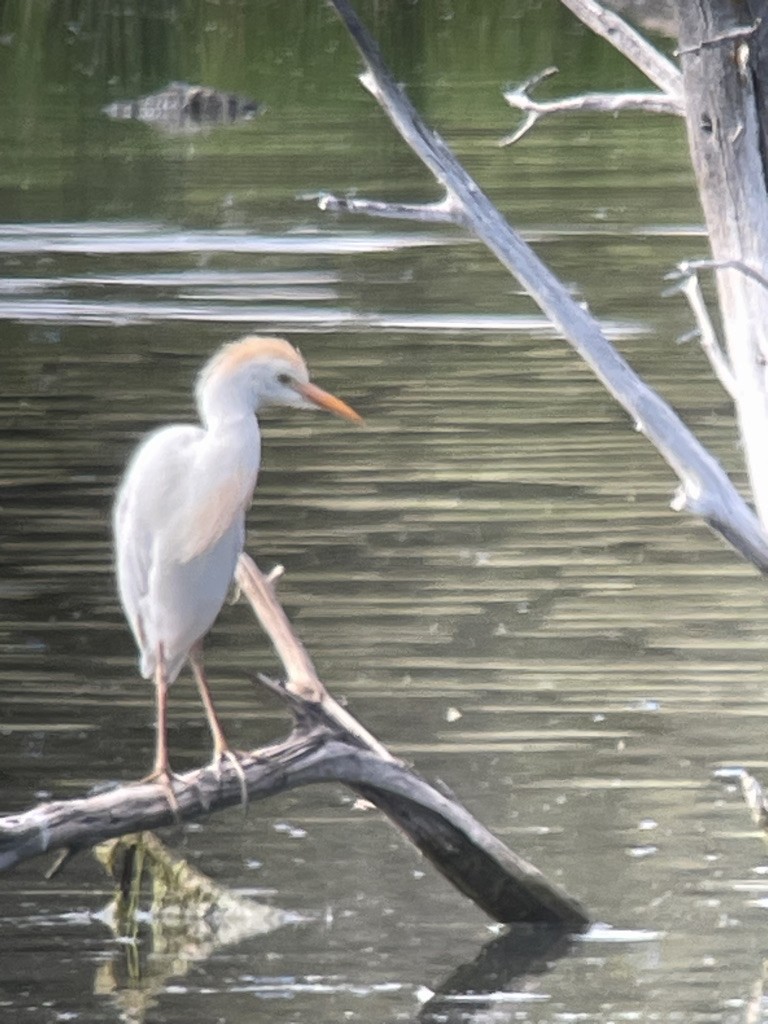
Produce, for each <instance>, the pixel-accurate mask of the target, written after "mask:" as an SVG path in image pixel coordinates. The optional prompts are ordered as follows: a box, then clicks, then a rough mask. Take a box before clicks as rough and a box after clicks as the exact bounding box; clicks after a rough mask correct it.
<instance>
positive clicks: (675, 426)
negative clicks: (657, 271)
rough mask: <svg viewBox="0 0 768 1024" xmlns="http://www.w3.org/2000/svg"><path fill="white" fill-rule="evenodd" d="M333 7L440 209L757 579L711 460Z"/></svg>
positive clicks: (339, 1)
mask: <svg viewBox="0 0 768 1024" xmlns="http://www.w3.org/2000/svg"><path fill="white" fill-rule="evenodd" d="M331 3H332V5H333V7H334V8H335V9H336V11H337V13H338V15H339V17H340V18H341V20H342V21H343V23H344V25H345V26H346V28H347V30H348V31H349V33H350V35H351V37H352V39H353V40H354V42H355V45H356V46H357V48H358V50H359V52H360V54H361V56H362V58H363V60H364V62H365V65H366V70H365V71H364V72H363V74H362V75H361V76H360V80H361V82H362V84H363V85H364V86H365V88H366V89H368V91H369V92H370V93H371V94H372V95H373V97H374V98H375V99H376V101H377V102H378V103H379V105H380V106H381V107H382V109H383V110H384V112H385V113H386V114H387V116H388V117H389V119H390V121H391V122H392V124H393V125H394V127H395V128H396V130H397V131H398V132H399V133H400V135H401V136H402V138H403V140H404V141H405V142H406V144H407V145H408V146H410V148H411V149H412V150H413V152H414V153H415V154H416V155H417V156H418V157H419V158H420V159H421V160H422V162H423V163H424V164H425V165H426V167H427V168H428V169H429V170H430V171H431V172H432V174H433V175H434V176H435V178H436V179H437V181H438V182H439V184H440V185H441V186H442V187H443V188H444V189H445V193H446V195H447V197H448V199H447V200H445V201H444V202H447V203H448V204H449V205H450V208H451V209H453V210H455V211H456V220H457V222H458V223H460V224H462V225H463V226H464V227H465V228H467V229H468V230H469V231H471V232H472V233H474V235H475V236H476V237H477V238H479V239H480V240H481V241H482V242H484V243H485V245H486V246H487V247H488V248H489V249H490V250H491V252H493V253H494V255H495V256H496V257H497V258H498V259H499V261H500V262H501V263H502V264H503V265H504V266H505V267H506V268H507V269H508V270H509V271H510V272H511V273H512V274H514V275H515V277H516V278H517V279H518V281H520V283H521V284H522V286H523V287H524V288H525V290H526V291H527V292H528V294H529V295H530V296H531V297H532V298H533V299H534V301H535V302H536V303H537V304H538V306H539V307H540V309H541V310H542V311H543V312H544V314H545V315H546V316H547V317H548V318H549V320H550V321H551V322H552V323H553V324H554V325H555V327H557V328H558V330H559V331H560V332H561V333H562V335H563V337H564V338H566V340H567V341H568V342H569V343H570V344H571V346H572V347H573V348H574V349H575V350H576V352H577V353H578V354H579V355H580V356H581V357H582V359H584V361H585V362H586V363H587V365H588V366H589V367H590V368H591V369H592V371H593V372H594V374H595V375H596V376H597V378H598V379H599V380H600V381H601V382H602V383H603V385H604V386H605V388H606V389H607V390H608V391H609V392H610V394H611V395H613V397H614V398H615V399H616V401H617V402H618V403H619V404H620V405H621V406H622V407H623V408H624V409H625V410H626V411H627V413H628V414H629V415H630V416H631V418H632V420H633V421H634V423H635V426H636V428H637V430H639V431H641V432H642V433H644V434H645V435H646V437H647V438H648V439H649V440H650V441H651V443H652V444H653V445H654V446H655V447H656V449H657V450H658V451H659V453H660V454H661V456H662V457H663V458H664V459H665V460H666V462H667V463H668V464H669V466H670V467H671V468H672V470H673V471H674V473H675V474H676V475H677V477H678V479H679V480H680V487H679V489H678V491H677V494H676V496H675V498H674V501H673V503H672V507H673V508H674V509H675V510H683V509H685V510H686V511H688V512H690V513H691V514H693V515H697V516H699V517H700V518H702V519H703V520H704V521H705V522H706V523H707V524H708V525H709V526H710V527H711V528H712V529H713V530H715V531H716V532H718V533H719V534H720V535H721V536H722V537H723V538H724V539H725V540H726V541H727V542H728V543H729V544H731V545H732V546H733V547H734V548H735V549H736V550H737V551H738V552H739V553H740V554H741V555H742V556H743V557H744V558H745V559H747V560H748V561H750V562H751V563H752V564H753V565H755V566H756V567H757V568H758V569H759V570H760V571H761V572H768V536H766V533H765V532H764V531H763V528H762V526H761V525H760V522H759V521H758V519H757V518H756V516H755V515H754V513H753V512H752V510H751V509H750V508H749V506H748V505H747V503H746V502H745V501H744V499H743V498H742V497H741V495H740V494H739V493H738V491H737V490H736V488H735V487H734V486H733V484H732V483H731V481H730V480H729V478H728V476H727V474H726V473H725V472H724V470H723V468H722V467H721V466H720V464H719V463H718V462H717V460H716V459H715V458H713V456H712V455H711V454H710V453H709V452H708V451H707V449H706V448H705V447H704V446H703V445H702V444H701V443H700V442H699V440H698V439H697V438H696V436H695V435H694V434H693V433H692V432H691V431H690V430H689V429H688V428H687V427H686V426H685V424H684V423H683V422H682V420H681V419H680V418H679V417H678V416H677V414H676V413H675V412H674V411H673V409H672V408H671V407H670V406H669V405H668V404H667V403H666V402H665V401H664V400H663V399H662V398H661V397H660V396H659V395H658V394H657V393H656V392H655V391H654V390H653V389H652V388H650V387H649V386H648V385H647V384H646V383H645V382H644V381H643V380H642V379H641V378H640V377H639V376H638V375H637V374H636V373H635V372H634V370H633V369H632V368H631V367H630V366H629V364H628V363H627V362H626V360H625V359H623V357H622V356H621V355H619V353H618V352H617V351H616V350H615V349H614V347H613V346H612V345H611V343H610V342H609V341H608V339H607V338H606V337H605V335H604V334H603V331H602V329H601V327H600V324H599V323H598V322H597V320H596V319H595V318H594V317H593V316H592V315H591V314H590V313H589V312H588V310H586V309H585V308H584V307H583V306H581V305H579V304H578V303H577V302H575V301H574V299H573V298H572V296H571V295H570V294H569V292H568V290H567V289H566V288H565V287H564V286H563V284H562V283H561V282H560V280H559V279H558V278H557V277H556V276H555V275H554V274H553V273H552V271H551V270H550V269H549V267H547V266H546V265H545V264H544V263H543V262H542V261H541V260H540V259H539V258H538V256H537V255H536V254H535V253H534V252H533V250H532V249H531V248H530V246H528V245H527V244H526V242H525V241H524V240H523V238H522V237H521V236H520V235H519V234H518V232H517V231H515V230H514V228H512V227H511V226H510V225H509V224H508V223H507V222H506V220H505V219H504V218H503V217H502V215H501V214H500V213H499V211H498V210H497V209H496V207H495V206H494V205H493V203H492V202H491V201H490V199H489V198H488V197H487V196H486V195H485V193H484V192H483V191H482V190H481V188H480V186H479V185H478V184H477V182H476V181H474V179H473V178H471V177H470V175H469V174H468V173H467V172H466V170H465V169H464V167H463V166H462V165H461V164H460V163H459V161H458V160H457V158H456V157H455V155H454V154H453V153H452V151H451V150H450V149H449V148H448V146H447V145H446V143H445V142H444V140H443V139H442V138H441V137H440V136H439V135H438V134H437V132H435V131H433V130H432V129H430V128H428V127H427V125H426V124H425V123H424V121H423V120H422V119H421V117H420V116H419V114H418V112H417V111H416V109H415V108H414V107H413V105H412V103H411V102H410V100H409V99H408V97H407V96H406V95H405V93H404V92H403V90H402V88H401V87H400V86H399V85H398V84H397V83H396V82H395V80H394V78H393V76H392V74H391V72H390V71H389V69H388V67H387V66H386V64H385V62H384V59H383V57H382V56H381V53H380V51H379V48H378V45H377V44H376V42H375V40H374V39H373V38H372V37H371V35H370V34H369V33H368V31H367V29H366V28H365V27H364V26H363V24H362V22H361V21H360V19H359V18H358V16H357V14H356V13H355V11H354V9H353V8H352V6H351V4H350V3H349V0H331ZM339 202H343V200H339ZM379 205H380V206H382V205H383V204H379ZM358 208H359V207H358Z"/></svg>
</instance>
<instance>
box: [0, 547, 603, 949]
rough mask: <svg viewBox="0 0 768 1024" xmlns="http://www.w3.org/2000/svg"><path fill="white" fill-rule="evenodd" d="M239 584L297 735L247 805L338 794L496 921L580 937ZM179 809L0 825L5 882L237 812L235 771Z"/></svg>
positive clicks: (39, 810) (188, 797)
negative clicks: (378, 815) (61, 860)
mask: <svg viewBox="0 0 768 1024" xmlns="http://www.w3.org/2000/svg"><path fill="white" fill-rule="evenodd" d="M237 581H238V584H239V586H240V589H241V592H242V593H243V595H244V596H245V597H246V598H247V600H248V602H249V603H250V605H251V607H252V608H253V611H254V613H255V614H256V616H257V617H258V619H259V621H260V622H261V623H262V625H263V626H264V629H265V630H266V631H267V633H268V635H269V637H270V640H271V642H272V645H273V647H274V649H275V651H276V652H277V654H278V655H279V657H280V659H281V661H282V662H283V665H284V668H285V671H286V676H287V678H286V681H285V682H284V683H275V682H272V681H270V680H268V679H265V678H263V677H262V678H261V682H262V683H263V684H264V685H266V686H267V687H269V688H270V689H271V690H272V691H273V692H274V693H275V694H277V695H278V696H279V697H280V698H281V699H282V700H283V701H285V702H286V704H287V705H288V706H289V707H290V709H291V712H292V714H293V717H294V720H295V725H294V729H293V731H292V732H291V734H290V735H289V736H288V737H287V738H286V739H284V740H282V741H281V742H279V743H275V744H273V745H271V746H269V747H266V748H262V749H260V750H253V751H250V752H249V753H248V754H246V755H245V756H244V757H243V760H242V762H241V765H242V769H243V772H244V775H245V784H246V788H247V791H248V798H249V800H252V801H256V800H264V799H266V798H267V797H270V796H274V795H275V794H277V793H280V792H283V791H285V790H288V789H295V788H297V787H298V786H305V785H309V784H310V783H316V782H342V783H344V784H345V785H347V786H349V787H350V788H351V789H352V790H353V791H354V792H356V793H358V794H360V795H361V796H363V797H365V798H366V799H367V800H368V801H370V802H371V803H373V804H374V805H376V806H377V807H378V808H380V809H381V810H382V811H383V812H384V814H386V815H387V817H388V818H389V819H390V820H391V821H392V822H393V823H394V824H395V825H396V826H397V827H398V828H399V829H400V830H401V832H403V833H404V834H405V835H406V836H407V837H408V839H409V840H410V841H411V842H412V843H414V845H415V846H416V847H417V848H418V849H419V850H420V851H421V852H422V853H423V854H424V856H425V857H427V858H428V859H429V860H430V861H431V862H432V863H433V864H434V865H435V867H436V868H437V869H438V870H439V871H440V872H441V873H442V874H443V875H444V876H445V877H446V878H447V879H448V880H449V881H451V882H452V883H453V885H455V886H456V888H457V889H459V891H460V892H462V893H463V894H464V895H465V896H467V897H468V898H469V899H471V900H473V901H474V902H475V903H476V904H477V905H478V906H479V907H480V908H481V909H483V910H484V911H485V912H486V913H487V914H489V915H490V916H491V917H492V918H494V919H495V920H497V921H502V922H505V923H509V922H536V923H546V924H553V925H557V926H559V927H565V928H568V929H571V930H580V929H582V928H584V927H586V925H587V924H588V917H587V914H586V912H585V911H584V909H583V908H582V907H581V906H580V905H579V903H578V902H577V901H576V900H574V899H573V898H572V897H570V896H569V895H568V894H567V893H565V892H564V891H563V890H562V889H560V888H559V887H558V886H556V885H554V884H553V883H551V882H549V881H548V880H547V879H546V878H545V877H544V876H543V875H542V874H541V872H539V871H538V870H537V869H536V868H535V867H533V866H532V865H531V864H528V863H527V862H526V861H524V860H523V859H522V858H521V857H518V856H517V855H516V854H515V853H513V852H512V851H511V850H510V849H508V848H507V847H506V846H505V845H504V844H503V843H502V842H501V841H500V840H499V839H497V838H496V837H495V836H494V835H492V833H490V832H489V831H488V829H486V828H485V826H483V825H482V824H481V823H480V822H479V821H477V820H476V819H475V818H474V817H473V816H472V815H471V814H470V813H469V811H467V810H466V808H464V807H462V806H461V804H459V803H458V801H457V800H456V799H455V798H454V797H453V796H452V795H451V794H449V793H447V792H444V791H443V790H441V789H439V788H437V787H435V786H433V785H432V784H430V783H429V782H427V781H426V780H425V779H423V778H421V776H419V775H418V774H417V773H416V772H415V771H413V770H412V769H411V768H410V767H409V766H408V765H406V764H404V763H403V762H402V761H399V760H398V759H397V758H395V757H394V756H393V755H392V754H390V753H389V751H388V750H386V748H385V747H384V746H383V745H382V744H381V743H380V742H379V741H378V740H377V739H375V737H373V736H371V734H370V733H369V732H368V731H367V730H366V729H365V728H364V726H362V725H361V724H360V723H359V722H358V721H357V720H356V719H355V718H354V717H353V716H352V715H351V714H350V713H349V712H348V711H347V710H346V709H344V708H342V707H341V706H340V705H339V704H338V703H337V702H336V701H335V700H334V699H333V698H332V697H331V695H330V694H329V693H328V692H327V690H326V689H325V687H324V686H323V684H322V683H321V682H320V680H319V679H318V677H317V674H316V672H315V669H314V666H313V665H312V661H311V659H310V658H309V655H308V654H307V652H306V650H305V649H304V647H303V646H302V644H301V642H300V641H299V640H298V638H297V637H296V636H295V634H294V632H293V630H292V628H291V626H290V623H289V622H288V618H287V616H286V615H285V612H284V611H283V609H282V607H281V605H280V603H279V601H278V600H277V598H276V596H275V593H274V588H273V585H272V581H271V579H270V578H265V577H264V576H262V575H261V573H260V572H259V570H258V569H257V568H256V566H255V565H254V563H253V561H252V560H251V559H250V558H249V557H248V556H247V555H245V554H243V555H242V556H241V558H240V562H239V564H238V568H237ZM175 793H176V799H177V802H178V809H177V811H176V814H174V812H173V811H172V810H171V808H170V805H169V803H168V799H167V796H166V793H165V790H164V788H163V787H162V786H161V785H158V784H156V783H151V784H147V783H143V784H137V783H128V784H124V785H116V786H114V787H113V788H111V789H108V790H106V791H102V792H97V793H94V794H92V795H89V796H86V797H83V798H81V799H75V800H58V801H51V802H47V803H43V804H40V805H38V806H37V807H33V808H31V809H30V810H27V811H23V812H22V813H20V814H16V815H7V816H5V817H2V818H0V870H8V869H9V868H11V867H13V866H15V865H17V864H20V863H21V862H23V861H25V860H29V859H31V858H33V857H37V856H40V855H42V854H45V853H49V852H52V851H57V850H60V851H65V852H66V855H67V856H72V855H74V854H75V853H77V852H78V851H80V850H83V849H87V848H90V847H92V846H95V845H96V844H98V843H101V842H103V841H104V840H105V839H113V838H115V837H117V836H121V835H125V834H127V833H132V832H143V831H149V830H153V829H157V828H160V827H161V826H165V825H173V824H178V823H179V822H180V821H182V822H183V821H194V820H196V819H199V818H203V817H206V816H207V815H209V814H211V813H213V812H214V811H219V810H223V809H224V808H228V807H234V806H236V805H238V804H239V803H240V802H241V780H240V778H239V776H238V774H237V773H236V772H235V770H234V768H233V767H232V766H231V765H228V764H225V765H223V766H222V767H221V768H220V769H218V770H214V769H212V768H211V767H210V766H207V767H204V768H198V769H196V770H194V771H191V772H187V773H186V774H185V775H182V776H180V777H179V780H178V784H177V785H176V786H175Z"/></svg>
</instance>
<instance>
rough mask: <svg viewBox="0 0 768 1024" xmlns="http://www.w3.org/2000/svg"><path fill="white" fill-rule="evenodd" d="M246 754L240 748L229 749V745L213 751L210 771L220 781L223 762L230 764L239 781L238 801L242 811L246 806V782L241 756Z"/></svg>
mask: <svg viewBox="0 0 768 1024" xmlns="http://www.w3.org/2000/svg"><path fill="white" fill-rule="evenodd" d="M247 756H248V755H247V754H246V753H245V752H244V751H242V750H231V749H230V748H229V747H224V748H223V749H222V750H217V751H215V752H214V755H213V760H212V761H211V771H212V772H213V773H214V775H215V776H216V778H217V779H218V780H219V782H221V779H222V768H223V767H224V763H225V762H227V763H228V764H231V765H232V768H233V770H234V772H235V775H237V777H238V779H239V781H240V802H241V803H242V805H243V811H245V810H247V808H248V782H247V780H246V778H245V772H244V771H243V766H242V764H241V758H244V757H247Z"/></svg>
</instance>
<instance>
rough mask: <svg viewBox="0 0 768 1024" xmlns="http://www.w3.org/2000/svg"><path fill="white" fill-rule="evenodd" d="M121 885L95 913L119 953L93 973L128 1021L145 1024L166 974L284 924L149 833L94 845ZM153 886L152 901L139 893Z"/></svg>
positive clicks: (97, 987) (178, 976) (98, 988)
mask: <svg viewBox="0 0 768 1024" xmlns="http://www.w3.org/2000/svg"><path fill="white" fill-rule="evenodd" d="M94 852H95V854H96V857H97V858H98V860H99V861H100V862H101V863H102V865H103V866H104V867H105V868H106V870H107V872H108V873H109V874H110V875H111V876H112V878H113V879H114V880H115V881H116V882H118V883H119V884H118V889H117V892H116V894H115V896H114V898H113V900H112V902H111V903H110V904H109V905H108V906H107V907H106V908H105V909H104V910H103V911H102V912H101V914H100V915H99V918H100V920H102V921H103V922H104V923H106V924H107V925H108V927H109V928H110V930H111V931H112V932H113V934H114V936H115V938H116V939H117V940H118V942H119V944H120V945H119V950H120V952H119V953H118V955H116V956H113V957H112V958H110V959H109V960H108V961H106V962H105V963H103V964H102V965H101V966H100V967H99V968H98V970H97V972H96V978H95V981H94V992H95V993H96V994H97V995H109V996H110V997H111V999H112V1000H113V1002H114V1003H115V1005H116V1006H117V1007H118V1008H119V1011H120V1020H121V1021H125V1022H126V1024H134V1022H135V1024H143V1022H144V1021H146V1020H148V1019H150V1017H149V1014H150V1011H152V1010H153V1009H154V1008H155V1007H156V1005H157V996H158V994H159V993H161V992H162V991H164V990H165V988H166V987H167V986H168V983H169V981H170V980H171V979H173V980H174V984H176V985H178V984H179V983H180V982H181V980H182V979H183V978H184V977H185V976H186V975H187V974H188V973H189V971H190V969H191V967H192V965H193V964H196V963H199V962H201V961H203V960H206V959H208V958H209V957H211V956H213V955H214V954H215V953H216V952H217V951H218V950H221V949H223V948H225V947H226V946H230V945H235V944H237V943H239V942H242V941H244V940H245V939H248V938H251V937H253V936H256V935H264V934H268V933H269V932H272V931H274V930H275V929H276V928H280V927H281V926H283V925H284V924H285V923H286V922H287V921H288V920H289V917H288V915H286V914H284V913H283V912H282V911H279V910H275V909H274V908H272V907H269V906H267V905H265V904H259V903H255V902H254V901H253V900H250V899H246V898H244V897H242V896H238V895H237V894H236V893H234V892H232V891H231V890H228V889H225V888H223V887H222V886H219V885H216V884H214V883H213V882H212V881H211V880H210V879H209V878H206V876H205V875H203V874H201V872H199V871H196V870H195V869H194V868H193V867H192V866H191V865H190V864H189V863H188V862H187V861H185V860H181V859H180V858H178V857H174V856H173V855H172V854H171V853H170V852H169V851H168V849H167V848H166V847H165V846H164V845H163V844H162V843H161V842H160V840H159V839H158V838H157V837H156V836H154V835H153V834H151V833H142V834H140V835H136V836H122V837H121V838H120V839H116V840H111V841H109V842H107V843H103V844H102V845H101V846H99V847H97V848H96V849H95V851H94ZM147 882H149V883H150V884H151V894H152V895H151V903H150V906H149V908H148V909H147V910H143V909H142V902H143V900H142V893H143V890H144V888H145V886H146V883H147Z"/></svg>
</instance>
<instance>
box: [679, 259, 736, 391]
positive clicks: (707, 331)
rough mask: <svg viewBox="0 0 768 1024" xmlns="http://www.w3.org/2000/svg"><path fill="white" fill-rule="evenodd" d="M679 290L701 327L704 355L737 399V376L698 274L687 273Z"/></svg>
mask: <svg viewBox="0 0 768 1024" xmlns="http://www.w3.org/2000/svg"><path fill="white" fill-rule="evenodd" d="M678 291H681V292H682V293H683V295H685V297H686V299H687V300H688V305H689V306H690V307H691V311H692V313H693V316H694V319H695V320H696V324H697V326H698V328H699V342H700V344H701V347H702V349H703V351H704V355H705V356H706V357H707V359H708V360H709V365H710V366H711V367H712V371H713V373H714V374H715V376H716V377H717V379H718V380H719V381H720V383H721V384H722V385H723V387H724V388H725V390H726V391H727V392H728V394H729V395H730V396H731V398H732V399H733V400H734V402H735V401H737V398H738V390H737V387H736V378H735V377H734V375H733V370H732V369H731V364H730V363H729V362H728V359H727V357H726V355H725V353H724V352H723V349H722V347H721V345H720V342H719V340H718V337H717V332H716V331H715V328H714V326H713V324H712V319H711V317H710V315H709V311H708V310H707V306H706V303H705V302H704V296H703V295H702V294H701V288H700V287H699V278H698V275H697V274H695V273H693V272H691V273H688V274H686V276H685V277H684V278H683V279H682V281H681V282H680V284H679V286H678Z"/></svg>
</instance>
